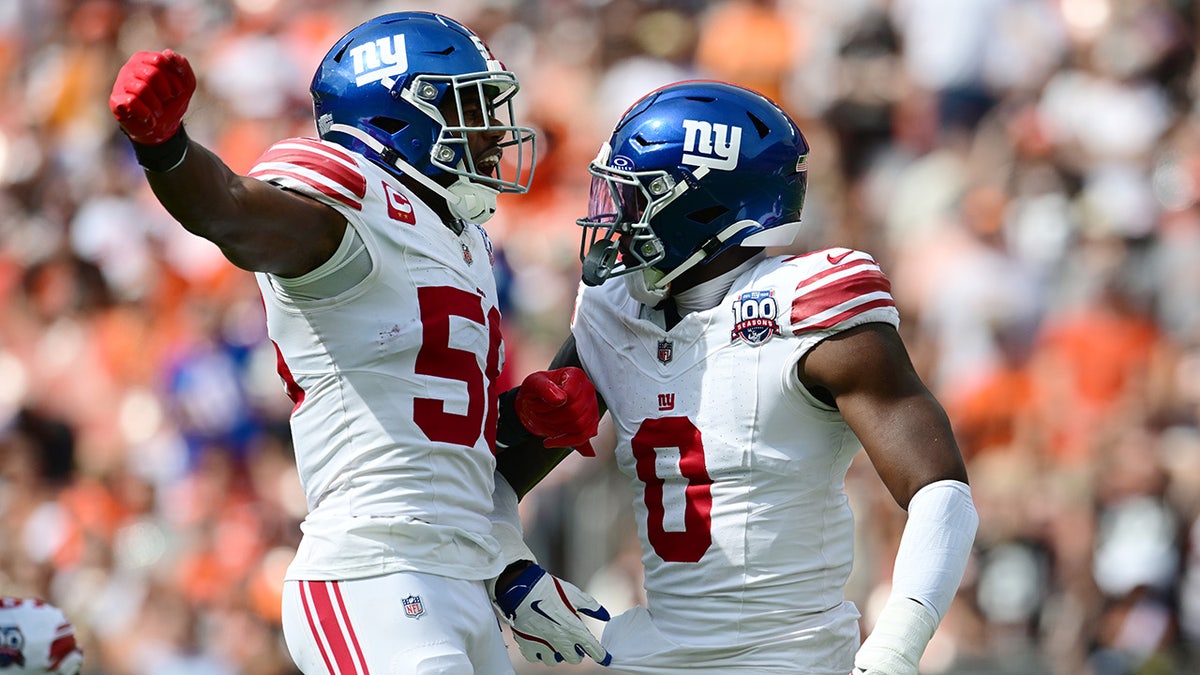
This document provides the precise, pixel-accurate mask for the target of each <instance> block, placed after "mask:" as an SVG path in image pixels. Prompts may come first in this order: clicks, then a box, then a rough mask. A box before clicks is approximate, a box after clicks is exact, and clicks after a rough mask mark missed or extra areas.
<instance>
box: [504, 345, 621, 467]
mask: <svg viewBox="0 0 1200 675" xmlns="http://www.w3.org/2000/svg"><path fill="white" fill-rule="evenodd" d="M513 405H514V407H515V408H516V411H517V417H518V418H519V419H520V420H521V424H524V425H525V428H526V429H528V430H529V431H531V432H533V433H534V434H536V435H538V436H541V437H543V438H545V439H546V440H545V442H544V445H545V446H546V447H547V448H575V449H576V450H578V451H579V454H581V455H584V456H585V457H595V456H596V451H595V450H593V449H592V442H591V438H592V437H593V436H595V435H596V430H597V428H598V427H599V426H600V407H599V404H598V403H597V402H596V388H595V387H593V386H592V381H591V380H589V379H588V376H587V375H586V374H585V373H584V372H583V371H582V370H580V369H579V368H573V367H572V368H559V369H557V370H540V371H538V372H536V373H531V374H530V375H529V377H526V378H525V381H524V382H522V383H521V389H520V390H519V391H518V392H517V398H516V401H515V403H514V404H513Z"/></svg>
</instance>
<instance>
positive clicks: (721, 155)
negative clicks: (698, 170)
mask: <svg viewBox="0 0 1200 675" xmlns="http://www.w3.org/2000/svg"><path fill="white" fill-rule="evenodd" d="M683 128H684V130H685V131H686V132H687V135H685V136H684V137H683V163H684V164H690V165H691V166H707V167H708V168H710V169H719V170H721V171H733V170H734V169H736V168H737V163H738V155H739V154H740V153H741V151H742V128H741V127H733V126H729V125H728V124H721V123H719V122H705V121H703V120H684V121H683Z"/></svg>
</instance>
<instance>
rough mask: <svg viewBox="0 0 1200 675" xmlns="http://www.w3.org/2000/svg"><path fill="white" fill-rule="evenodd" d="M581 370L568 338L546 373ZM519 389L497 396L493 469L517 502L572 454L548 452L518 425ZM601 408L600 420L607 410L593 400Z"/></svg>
mask: <svg viewBox="0 0 1200 675" xmlns="http://www.w3.org/2000/svg"><path fill="white" fill-rule="evenodd" d="M567 366H574V367H576V368H579V367H581V366H582V364H581V363H580V360H579V353H578V352H577V351H576V350H575V337H574V336H571V337H568V338H567V341H566V342H564V343H563V346H562V347H561V348H560V349H559V350H558V354H555V356H554V359H553V360H552V361H551V362H550V366H549V369H550V370H554V369H555V368H565V367H567ZM519 390H520V387H514V388H512V389H509V390H508V391H506V392H504V393H503V394H500V410H499V422H498V428H497V429H496V468H497V469H498V470H499V471H500V474H501V475H503V476H504V479H505V480H507V481H508V484H509V485H511V486H512V489H513V490H514V491H515V492H516V493H517V499H521V498H522V497H524V496H525V495H526V494H527V493H528V492H529V491H530V490H532V489H533V486H534V485H537V484H538V483H539V482H541V480H542V479H543V478H545V477H546V475H547V474H549V473H550V470H551V469H553V468H554V467H556V466H558V464H559V463H560V462H562V461H563V460H564V459H566V457H567V455H569V454H571V453H572V452H574V450H572V449H571V448H547V447H545V446H544V445H543V444H542V440H543V439H542V438H540V437H538V436H535V435H533V434H532V433H530V431H529V430H528V429H526V428H525V427H524V425H522V424H521V420H520V419H519V418H518V417H517V412H516V410H515V409H514V406H513V402H514V401H515V400H516V398H517V391H519ZM596 399H597V403H598V404H599V405H600V416H601V417H603V416H604V412H605V411H606V410H607V409H608V408H607V406H605V405H604V399H601V398H600V397H599V395H597V397H596Z"/></svg>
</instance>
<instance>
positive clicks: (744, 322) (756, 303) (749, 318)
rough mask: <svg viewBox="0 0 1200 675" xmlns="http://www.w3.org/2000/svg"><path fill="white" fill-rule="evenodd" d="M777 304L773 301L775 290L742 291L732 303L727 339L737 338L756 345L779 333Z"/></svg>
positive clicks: (732, 340) (734, 339)
mask: <svg viewBox="0 0 1200 675" xmlns="http://www.w3.org/2000/svg"><path fill="white" fill-rule="evenodd" d="M778 314H779V306H778V305H777V304H776V302H775V291H749V292H746V293H742V295H741V297H739V298H738V299H737V302H735V303H733V331H732V332H731V333H730V334H729V341H730V342H734V341H736V340H737V339H738V338H741V339H742V340H745V342H746V344H748V345H751V346H755V347H757V346H758V345H761V344H762V343H764V342H766V341H767V340H770V339H771V336H772V335H779V323H778V322H777V321H776V320H775V317H776V316H777V315H778Z"/></svg>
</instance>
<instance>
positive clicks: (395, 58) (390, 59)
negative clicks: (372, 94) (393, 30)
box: [350, 35, 408, 88]
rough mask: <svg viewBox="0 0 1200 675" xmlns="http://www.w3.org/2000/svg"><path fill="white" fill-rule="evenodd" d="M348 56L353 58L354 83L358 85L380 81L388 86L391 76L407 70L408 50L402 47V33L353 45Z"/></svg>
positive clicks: (391, 82)
mask: <svg viewBox="0 0 1200 675" xmlns="http://www.w3.org/2000/svg"><path fill="white" fill-rule="evenodd" d="M350 58H351V59H353V60H354V75H355V80H354V83H355V84H357V85H358V86H360V87H361V86H363V85H364V84H370V83H372V82H382V83H383V84H384V86H386V87H389V88H390V87H391V86H392V85H393V84H394V81H393V80H392V78H393V77H394V76H396V75H400V74H402V73H403V72H404V71H406V70H408V52H407V51H406V50H405V48H404V36H403V35H393V36H392V37H390V38H385V37H383V38H379V39H378V40H376V41H374V42H368V43H366V44H362V45H358V46H356V47H353V48H352V49H351V50H350Z"/></svg>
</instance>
